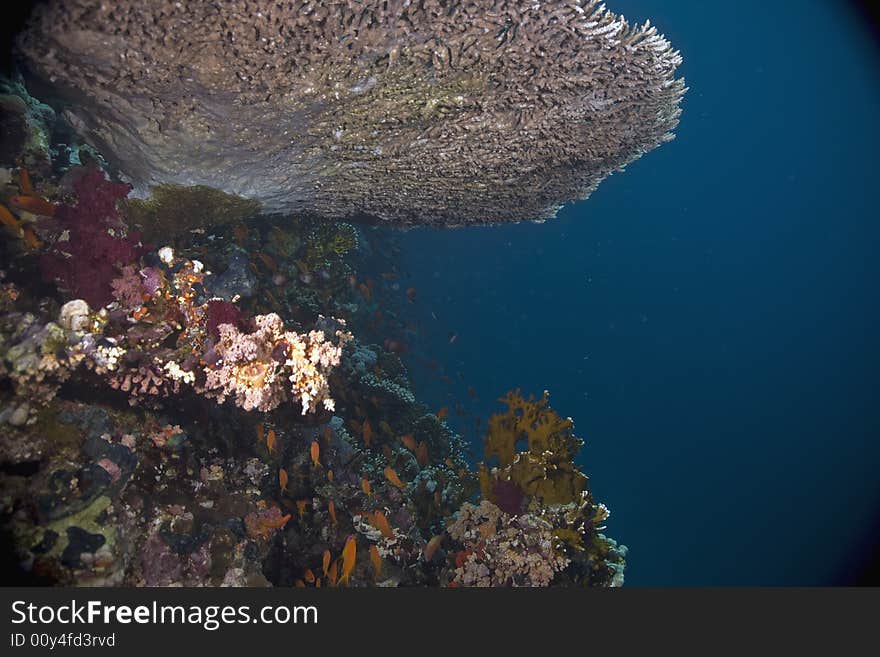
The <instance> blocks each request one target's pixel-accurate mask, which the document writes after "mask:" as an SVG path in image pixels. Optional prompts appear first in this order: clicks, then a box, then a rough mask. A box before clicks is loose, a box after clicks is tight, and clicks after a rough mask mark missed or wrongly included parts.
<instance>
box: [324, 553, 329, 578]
mask: <svg viewBox="0 0 880 657" xmlns="http://www.w3.org/2000/svg"><path fill="white" fill-rule="evenodd" d="M323 566H324V577H327V573H328V572H329V571H330V550H324V563H323Z"/></svg>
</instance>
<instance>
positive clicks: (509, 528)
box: [449, 500, 569, 587]
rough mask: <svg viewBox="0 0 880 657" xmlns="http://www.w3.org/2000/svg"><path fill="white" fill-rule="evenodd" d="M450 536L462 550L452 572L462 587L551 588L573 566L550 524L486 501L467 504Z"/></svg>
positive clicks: (460, 511)
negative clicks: (562, 571) (514, 514)
mask: <svg viewBox="0 0 880 657" xmlns="http://www.w3.org/2000/svg"><path fill="white" fill-rule="evenodd" d="M449 535H450V536H451V537H452V538H453V539H454V540H456V541H459V542H460V543H461V544H462V545H463V546H464V549H463V551H462V552H460V553H459V554H458V555H457V556H456V558H455V570H454V571H453V572H454V575H453V579H452V582H454V583H455V584H457V585H459V586H480V587H482V586H548V585H549V584H550V582H551V581H553V578H554V577H555V576H556V573H558V572H560V571H561V570H563V569H564V568H565V567H566V566H567V565H568V564H569V559H568V557H566V556H565V555H564V554H562V553H561V552H560V551H558V550H556V549H555V548H554V542H555V540H554V535H553V526H552V525H551V524H550V523H549V522H548V521H547V520H545V519H543V518H541V517H540V516H537V515H531V514H523V515H516V516H510V515H508V514H506V513H504V512H503V511H502V510H501V509H499V508H498V507H497V506H495V505H494V504H492V503H491V502H489V501H487V500H483V501H482V502H480V505H479V506H474V505H473V504H469V503H466V504H464V505H463V506H462V507H461V509H460V510H459V512H458V515H457V517H456V519H455V521H454V522H453V523H452V524H451V525H450V526H449Z"/></svg>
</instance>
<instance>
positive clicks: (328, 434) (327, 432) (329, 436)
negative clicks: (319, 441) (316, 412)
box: [324, 424, 333, 445]
mask: <svg viewBox="0 0 880 657" xmlns="http://www.w3.org/2000/svg"><path fill="white" fill-rule="evenodd" d="M331 440H333V429H331V428H330V425H329V424H328V425H327V426H326V427H324V442H326V443H327V444H328V445H329V444H330V441H331Z"/></svg>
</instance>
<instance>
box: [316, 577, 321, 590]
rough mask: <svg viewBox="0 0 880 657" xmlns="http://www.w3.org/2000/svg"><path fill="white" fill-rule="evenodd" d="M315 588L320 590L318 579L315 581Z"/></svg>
mask: <svg viewBox="0 0 880 657" xmlns="http://www.w3.org/2000/svg"><path fill="white" fill-rule="evenodd" d="M315 588H316V589H319V588H321V578H320V577H319V578H318V579H316V580H315Z"/></svg>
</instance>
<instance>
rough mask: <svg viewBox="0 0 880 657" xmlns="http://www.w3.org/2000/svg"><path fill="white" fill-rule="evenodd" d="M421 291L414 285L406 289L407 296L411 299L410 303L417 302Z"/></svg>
mask: <svg viewBox="0 0 880 657" xmlns="http://www.w3.org/2000/svg"><path fill="white" fill-rule="evenodd" d="M418 295H419V293H418V291H417V290H416V288H414V287H409V288H407V289H406V298H407V299H409V302H410V303H415V302H416V297H418Z"/></svg>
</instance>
